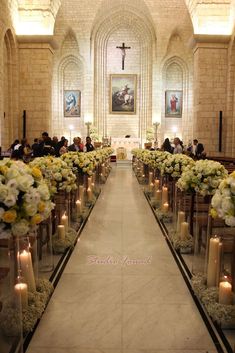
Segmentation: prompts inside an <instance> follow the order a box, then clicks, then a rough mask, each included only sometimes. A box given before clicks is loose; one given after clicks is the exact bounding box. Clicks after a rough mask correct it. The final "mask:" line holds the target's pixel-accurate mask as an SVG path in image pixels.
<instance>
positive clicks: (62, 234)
mask: <svg viewBox="0 0 235 353" xmlns="http://www.w3.org/2000/svg"><path fill="white" fill-rule="evenodd" d="M57 231H58V238H59V239H60V240H64V239H65V226H64V224H59V225H58V226H57Z"/></svg>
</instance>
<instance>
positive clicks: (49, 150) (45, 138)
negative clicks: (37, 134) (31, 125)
mask: <svg viewBox="0 0 235 353" xmlns="http://www.w3.org/2000/svg"><path fill="white" fill-rule="evenodd" d="M54 152H55V150H54V148H53V144H52V140H51V138H50V137H49V135H48V132H46V131H45V132H43V133H42V141H41V142H40V144H39V156H40V157H43V156H47V155H49V154H52V155H53V154H54Z"/></svg>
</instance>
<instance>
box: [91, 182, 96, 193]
mask: <svg viewBox="0 0 235 353" xmlns="http://www.w3.org/2000/svg"><path fill="white" fill-rule="evenodd" d="M94 190H95V183H91V191H92V192H94Z"/></svg>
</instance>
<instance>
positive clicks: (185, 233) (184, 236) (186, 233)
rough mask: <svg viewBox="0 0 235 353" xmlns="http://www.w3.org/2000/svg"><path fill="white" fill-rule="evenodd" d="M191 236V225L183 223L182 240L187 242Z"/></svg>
mask: <svg viewBox="0 0 235 353" xmlns="http://www.w3.org/2000/svg"><path fill="white" fill-rule="evenodd" d="M188 236H189V223H188V222H182V223H181V226H180V239H181V240H185V239H187V238H188Z"/></svg>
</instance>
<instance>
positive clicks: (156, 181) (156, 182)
mask: <svg viewBox="0 0 235 353" xmlns="http://www.w3.org/2000/svg"><path fill="white" fill-rule="evenodd" d="M154 184H155V190H156V191H157V190H158V189H159V185H160V180H159V179H155V183H154Z"/></svg>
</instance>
